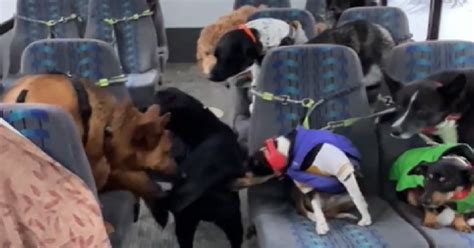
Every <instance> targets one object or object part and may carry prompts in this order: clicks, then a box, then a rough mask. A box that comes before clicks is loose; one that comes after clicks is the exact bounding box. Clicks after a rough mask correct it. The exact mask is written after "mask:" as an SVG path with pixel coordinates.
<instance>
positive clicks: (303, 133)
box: [287, 127, 361, 194]
mask: <svg viewBox="0 0 474 248" xmlns="http://www.w3.org/2000/svg"><path fill="white" fill-rule="evenodd" d="M296 131H297V134H296V138H295V140H294V144H293V149H292V154H293V158H292V159H291V161H290V163H289V166H288V170H287V174H288V176H289V177H290V178H291V179H292V180H293V181H295V182H296V184H297V185H298V186H300V189H302V191H303V192H305V191H308V190H303V189H304V188H309V189H312V190H316V191H318V192H325V193H335V194H337V193H342V192H345V188H344V185H343V184H342V183H341V182H340V181H339V179H338V178H341V176H342V177H345V176H343V175H348V173H351V172H353V171H354V166H356V168H358V167H359V163H360V158H361V156H360V153H359V151H358V150H357V149H356V148H355V147H354V145H353V144H352V142H351V141H350V140H349V139H347V138H346V137H344V136H341V135H338V134H334V133H332V132H330V131H325V130H311V129H305V128H303V127H298V128H297V129H296ZM318 145H322V146H321V149H320V150H319V151H318V154H317V155H316V158H315V163H317V164H311V165H310V166H309V167H308V168H302V166H303V161H304V159H305V157H306V156H307V155H308V154H309V153H310V152H311V150H313V149H314V148H315V147H316V146H318ZM335 149H338V150H339V151H342V152H344V155H345V156H344V155H341V156H338V155H337V154H338V153H337V152H334V150H335ZM320 172H323V173H325V174H328V175H329V176H323V175H321V173H320Z"/></svg>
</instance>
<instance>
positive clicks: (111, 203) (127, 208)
mask: <svg viewBox="0 0 474 248" xmlns="http://www.w3.org/2000/svg"><path fill="white" fill-rule="evenodd" d="M99 200H100V203H101V205H102V215H103V216H104V219H105V220H106V221H107V222H108V223H110V224H112V226H113V227H114V232H113V233H111V234H110V241H111V243H112V246H113V247H121V245H122V241H123V237H125V235H126V234H127V233H128V231H129V229H130V228H131V226H132V224H133V222H134V219H135V215H134V213H135V211H134V209H135V203H137V198H136V197H135V196H134V195H133V194H132V193H130V192H129V191H110V192H105V193H101V194H99Z"/></svg>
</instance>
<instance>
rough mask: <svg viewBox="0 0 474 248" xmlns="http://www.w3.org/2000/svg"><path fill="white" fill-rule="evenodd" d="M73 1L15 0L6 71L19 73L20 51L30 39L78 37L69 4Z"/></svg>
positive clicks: (75, 22) (32, 40) (76, 21)
mask: <svg viewBox="0 0 474 248" xmlns="http://www.w3.org/2000/svg"><path fill="white" fill-rule="evenodd" d="M74 1H75V0H51V1H30V0H18V1H17V12H16V16H15V26H14V28H13V42H12V44H11V45H10V55H9V73H10V74H16V73H18V72H19V70H20V58H21V54H22V52H23V50H24V49H25V48H26V47H27V46H28V45H29V44H31V43H32V42H34V41H37V40H41V39H46V38H76V37H79V23H80V21H79V19H78V18H77V13H75V12H74V9H73V7H72V3H73V2H74ZM74 15H76V18H74ZM48 21H50V22H51V24H50V26H48V25H47V24H46V22H48ZM54 22H56V23H55V24H54Z"/></svg>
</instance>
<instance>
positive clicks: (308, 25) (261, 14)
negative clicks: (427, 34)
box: [248, 8, 316, 39]
mask: <svg viewBox="0 0 474 248" xmlns="http://www.w3.org/2000/svg"><path fill="white" fill-rule="evenodd" d="M258 18H275V19H280V20H283V21H286V22H290V21H299V22H300V23H301V25H302V26H303V30H304V31H305V33H306V36H307V37H308V39H311V38H312V37H314V36H316V33H315V25H316V22H315V21H314V17H313V16H312V15H311V13H310V12H309V11H306V10H301V9H293V8H270V9H263V10H258V11H257V12H255V13H253V14H252V15H251V16H249V19H248V20H249V21H251V20H255V19H258Z"/></svg>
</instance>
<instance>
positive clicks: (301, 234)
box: [249, 181, 429, 248]
mask: <svg viewBox="0 0 474 248" xmlns="http://www.w3.org/2000/svg"><path fill="white" fill-rule="evenodd" d="M284 187H285V186H284V185H282V183H280V182H275V181H272V182H269V183H267V184H264V185H260V186H258V187H255V188H253V189H251V190H249V199H250V200H249V208H250V215H251V218H252V220H253V222H254V224H255V227H256V230H257V236H258V241H259V245H260V247H262V248H264V247H271V248H279V247H281V248H288V247H301V248H306V247H420V248H421V247H429V246H428V242H427V241H426V239H425V238H424V237H423V236H422V235H421V234H420V233H419V232H418V231H417V230H416V229H415V228H414V227H412V226H411V225H410V224H409V223H408V222H406V221H405V220H404V219H403V218H401V217H400V216H399V215H398V214H397V213H396V212H395V211H394V209H392V208H391V207H390V205H389V204H388V203H387V202H386V201H383V200H381V199H380V198H378V197H370V198H368V199H367V201H368V204H369V211H370V213H371V215H372V223H373V224H372V225H371V226H368V227H360V226H358V225H357V223H356V221H354V220H345V219H332V220H329V226H330V229H331V230H330V231H329V233H328V234H327V235H324V236H319V235H317V234H316V230H315V223H314V222H311V221H310V220H308V219H307V218H305V217H303V216H301V215H298V214H297V213H296V211H295V209H294V207H293V206H292V205H291V204H290V203H289V201H288V199H287V197H286V196H285V195H286V193H285V192H286V190H285V188H284ZM393 227H396V228H393ZM276 237H278V238H276ZM401 237H402V238H401Z"/></svg>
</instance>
